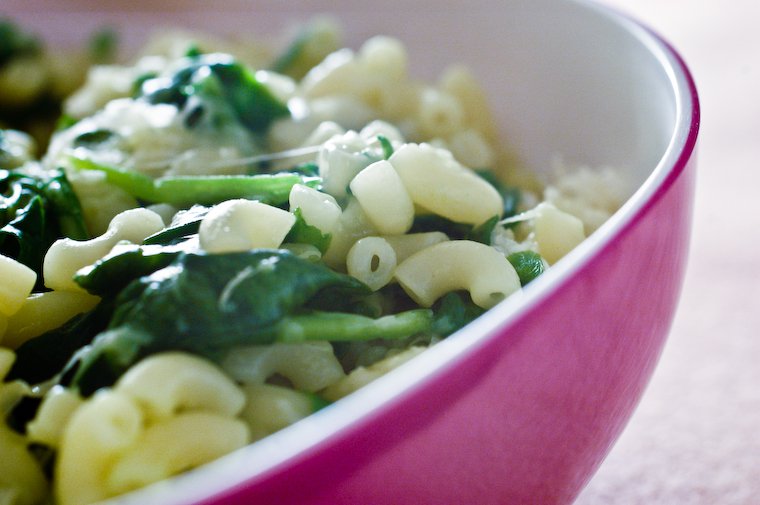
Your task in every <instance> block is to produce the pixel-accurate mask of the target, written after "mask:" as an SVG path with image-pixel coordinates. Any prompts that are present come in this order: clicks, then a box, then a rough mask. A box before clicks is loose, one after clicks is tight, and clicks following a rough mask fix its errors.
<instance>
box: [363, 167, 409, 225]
mask: <svg viewBox="0 0 760 505" xmlns="http://www.w3.org/2000/svg"><path fill="white" fill-rule="evenodd" d="M349 187H350V188H351V193H353V195H354V197H356V199H357V200H358V201H359V205H361V206H362V209H363V210H364V213H365V214H366V216H367V219H369V220H370V222H371V223H372V225H373V226H374V227H375V228H376V229H377V230H378V231H379V232H380V233H382V234H385V235H401V234H402V233H406V232H407V231H409V229H410V228H411V227H412V221H413V220H414V203H412V199H411V197H410V196H409V193H407V191H406V188H404V183H403V182H402V181H401V178H400V177H399V176H398V174H397V173H396V170H395V169H394V168H393V165H391V164H390V163H389V162H388V161H385V160H381V161H376V162H375V163H372V164H371V165H370V166H368V167H367V168H365V169H364V170H362V171H361V172H359V173H358V174H356V177H354V178H353V179H352V180H351V183H350V184H349Z"/></svg>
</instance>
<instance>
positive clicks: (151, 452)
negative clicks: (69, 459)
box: [105, 412, 249, 496]
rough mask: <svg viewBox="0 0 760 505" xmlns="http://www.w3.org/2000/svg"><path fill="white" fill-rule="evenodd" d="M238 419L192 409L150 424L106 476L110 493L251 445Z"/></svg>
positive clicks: (126, 489) (150, 481) (166, 475)
mask: <svg viewBox="0 0 760 505" xmlns="http://www.w3.org/2000/svg"><path fill="white" fill-rule="evenodd" d="M248 440H249V434H248V428H247V426H246V425H245V423H244V422H243V421H240V420H238V419H234V418H230V417H227V416H222V415H218V414H212V413H208V412H188V413H184V414H179V415H177V416H174V417H170V418H168V419H164V420H162V421H159V422H157V423H154V424H152V425H150V426H148V427H147V428H146V429H145V431H144V432H143V433H142V435H141V436H140V438H139V439H138V440H137V441H135V443H134V444H133V445H131V446H130V447H129V449H128V450H127V451H126V452H125V453H124V454H123V455H122V456H121V457H120V458H119V459H118V460H117V461H116V462H115V463H114V464H113V467H112V468H111V469H110V470H109V471H108V472H107V475H106V476H105V485H106V487H107V489H108V493H109V495H111V496H113V495H118V494H122V493H125V492H127V491H131V490H133V489H137V488H140V487H143V486H146V485H148V484H151V483H153V482H158V481H160V480H164V479H166V478H168V477H171V476H173V475H177V474H179V473H181V472H183V471H186V470H190V469H191V468H195V467H197V466H200V465H202V464H204V463H208V462H210V461H213V460H215V459H217V458H219V457H221V456H223V455H225V454H228V453H230V452H232V451H234V450H236V449H239V448H241V447H244V446H245V445H246V444H248Z"/></svg>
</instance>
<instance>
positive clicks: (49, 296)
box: [3, 291, 100, 349]
mask: <svg viewBox="0 0 760 505" xmlns="http://www.w3.org/2000/svg"><path fill="white" fill-rule="evenodd" d="M98 301H100V298H99V297H97V296H93V295H91V294H89V293H86V292H84V291H81V292H80V291H45V292H44V293H33V294H32V295H30V296H29V297H28V298H27V299H26V302H25V303H24V304H23V305H22V306H21V308H20V309H19V310H18V312H16V313H15V314H13V315H12V316H10V317H9V318H8V328H7V330H6V333H5V337H4V340H3V345H5V346H6V347H10V348H11V349H16V348H17V347H18V346H20V345H21V344H23V343H24V342H26V341H27V340H29V339H31V338H33V337H37V336H39V335H42V334H43V333H45V332H47V331H50V330H52V329H54V328H58V327H59V326H61V325H63V323H65V322H66V321H68V320H69V319H71V318H72V317H74V316H76V315H77V314H81V313H83V312H87V311H89V310H90V309H92V308H93V307H95V305H97V303H98Z"/></svg>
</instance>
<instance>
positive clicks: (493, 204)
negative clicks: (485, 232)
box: [389, 144, 503, 224]
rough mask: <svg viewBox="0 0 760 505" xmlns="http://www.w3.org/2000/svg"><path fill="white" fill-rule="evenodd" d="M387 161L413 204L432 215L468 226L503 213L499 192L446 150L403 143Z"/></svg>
mask: <svg viewBox="0 0 760 505" xmlns="http://www.w3.org/2000/svg"><path fill="white" fill-rule="evenodd" d="M389 161H390V162H391V164H392V165H393V167H394V168H395V169H396V172H397V173H398V175H399V176H400V177H401V180H402V181H403V182H404V186H405V187H406V190H407V191H408V192H409V195H410V196H411V197H412V201H413V202H414V203H415V204H417V205H420V206H422V207H424V208H426V209H428V210H430V211H431V212H434V213H436V214H438V215H441V216H443V217H446V218H448V219H451V220H452V221H456V222H460V223H469V224H481V223H483V222H485V221H486V220H488V219H489V218H491V217H493V216H497V215H498V216H500V215H501V213H502V210H503V202H502V199H501V195H499V192H498V191H496V189H495V188H494V187H493V186H491V185H490V184H489V183H488V182H486V181H485V180H483V179H482V178H481V177H479V176H478V175H477V174H475V173H474V172H473V171H472V170H469V169H468V168H465V167H464V166H462V165H461V164H460V163H458V162H457V161H456V160H455V159H454V158H453V156H451V153H450V152H448V151H444V150H442V149H437V148H435V147H433V146H430V145H428V144H405V145H404V146H402V147H400V148H399V149H398V150H396V152H394V153H393V155H392V156H391V157H390V159H389Z"/></svg>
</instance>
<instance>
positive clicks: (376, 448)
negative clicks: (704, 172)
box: [2, 0, 699, 505]
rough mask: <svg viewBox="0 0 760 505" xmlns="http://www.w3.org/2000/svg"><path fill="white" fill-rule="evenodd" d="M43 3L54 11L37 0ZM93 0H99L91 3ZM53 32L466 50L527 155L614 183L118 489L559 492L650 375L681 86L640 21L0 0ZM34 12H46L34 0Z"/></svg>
mask: <svg viewBox="0 0 760 505" xmlns="http://www.w3.org/2000/svg"><path fill="white" fill-rule="evenodd" d="M51 9H52V11H51ZM97 9H99V10H97ZM2 10H3V12H5V13H7V12H6V11H8V12H10V13H11V14H13V15H15V16H16V17H19V18H20V19H21V20H22V21H24V20H26V21H28V22H29V24H31V25H32V26H37V27H38V28H40V29H47V30H48V31H50V32H52V33H53V34H54V35H56V36H58V37H59V38H61V39H66V38H67V37H69V38H71V37H72V34H71V33H70V32H69V31H68V30H65V29H63V27H70V26H77V27H79V29H80V30H84V31H85V32H86V31H87V30H88V29H92V28H96V27H98V26H100V25H102V24H103V23H104V22H116V23H119V24H121V25H123V26H124V28H125V29H126V30H127V37H128V39H129V38H130V37H131V38H132V39H137V38H139V37H141V36H142V35H144V34H145V33H146V32H147V31H149V30H150V29H152V28H154V27H155V26H156V24H157V23H158V24H166V23H169V24H175V25H180V26H188V27H193V28H202V29H209V30H214V31H221V32H222V33H236V32H240V31H241V30H247V31H251V32H256V31H257V30H260V31H261V32H262V33H269V32H272V31H273V30H276V29H280V28H282V26H284V23H285V22H286V21H290V20H294V19H305V18H307V17H309V16H310V15H311V14H313V13H315V12H323V11H327V12H331V13H334V14H336V15H337V16H338V18H339V19H340V20H341V21H342V22H343V25H344V26H345V27H346V32H347V35H348V38H349V41H350V42H352V43H360V42H361V41H363V40H364V39H365V38H368V37H369V36H371V35H374V34H379V33H382V34H388V35H393V36H397V37H399V38H400V39H401V40H402V41H404V43H405V44H406V45H407V46H408V47H409V53H410V68H411V69H412V71H413V72H417V73H419V74H421V75H423V76H426V77H430V76H434V75H436V74H437V73H438V72H440V71H441V70H442V69H443V68H444V67H445V65H447V64H449V63H452V62H460V63H464V64H466V65H467V66H469V67H470V68H472V69H473V71H474V72H475V74H476V75H477V76H478V77H479V78H480V79H481V80H482V81H483V82H484V85H485V87H486V89H487V91H488V93H489V96H490V98H491V102H492V104H493V106H494V109H495V110H496V113H497V116H498V119H499V121H500V123H501V126H502V129H503V133H504V138H505V141H507V142H508V143H509V145H510V146H512V147H513V148H514V149H515V150H516V153H517V154H518V156H519V158H520V159H521V160H522V161H523V162H525V163H526V164H527V165H528V166H529V167H530V168H531V169H534V170H537V171H539V172H541V171H545V170H547V168H548V167H549V166H550V165H551V159H552V158H553V157H554V156H556V155H561V156H562V157H563V158H564V159H565V160H566V161H567V162H568V163H571V164H572V163H584V164H589V165H612V166H616V167H621V168H623V169H625V171H626V174H628V175H629V176H630V180H631V195H632V196H631V198H630V199H629V200H628V201H627V203H626V204H625V205H624V206H623V208H622V209H621V210H620V211H619V212H618V213H617V214H615V215H614V216H613V218H612V219H611V220H610V221H609V222H607V223H606V224H605V225H604V226H603V227H602V228H601V229H600V230H598V231H597V232H596V233H595V234H594V235H593V236H592V237H590V238H589V239H588V240H587V241H586V242H584V243H583V244H582V245H581V246H580V247H578V248H577V249H576V250H574V251H573V252H572V253H571V254H570V255H568V256H567V257H566V258H564V259H563V260H562V261H561V262H559V263H558V264H557V265H555V266H554V267H553V268H552V269H551V270H550V271H549V272H548V273H547V274H546V275H544V276H542V277H541V278H539V279H538V280H537V281H536V282H534V283H532V284H531V285H530V286H529V287H528V288H527V289H525V290H524V292H523V293H522V294H520V295H519V296H514V297H512V298H510V299H508V300H506V301H505V302H503V303H502V304H500V305H499V306H497V307H496V308H494V309H493V310H491V311H490V312H489V313H487V314H486V315H485V316H483V317H482V318H480V319H479V320H477V321H476V322H475V323H473V324H471V325H470V326H468V327H467V328H465V329H464V330H462V331H460V332H459V333H457V334H455V335H453V336H451V337H450V338H449V339H447V340H446V341H444V342H442V343H440V344H439V345H437V346H436V347H434V348H432V349H431V350H429V351H428V352H426V353H423V354H422V355H421V356H419V357H418V358H415V359H414V360H412V361H411V362H409V363H407V364H406V365H404V366H402V367H401V368H399V369H397V370H395V371H394V372H392V373H390V374H388V375H387V376H385V377H383V378H381V379H380V380H378V381H376V382H375V383H373V384H371V385H369V386H368V387H366V388H364V389H363V390H361V391H359V392H357V393H355V394H354V395H351V396H350V397H348V398H346V399H344V400H341V401H340V402H338V403H336V404H335V405H333V406H331V407H330V408H327V409H324V410H322V411H320V412H319V413H317V414H315V415H313V416H311V417H309V418H307V419H305V420H304V421H301V422H299V423H297V424H295V425H293V426H291V427H289V428H287V429H285V430H283V431H281V432H279V433H277V434H275V435H273V436H271V437H269V438H267V439H265V440H264V441H262V442H259V443H257V444H255V445H252V446H249V447H248V448H246V449H244V450H241V451H238V452H236V453H234V454H231V455H229V456H227V457H225V458H222V459H221V460H219V461H217V462H215V463H213V464H211V465H208V466H206V467H204V468H202V469H200V470H198V471H194V472H191V473H189V474H187V475H183V476H181V477H179V478H176V479H173V480H171V481H167V482H163V483H159V484H157V485H154V486H151V487H149V488H147V489H145V490H142V491H139V492H136V493H134V494H132V495H129V496H126V497H123V498H121V499H119V500H118V502H120V503H132V504H146V503H161V504H189V503H194V504H204V505H211V504H216V505H221V504H248V503H278V504H311V505H317V504H320V505H321V504H324V505H328V504H329V505H338V504H357V503H362V504H381V503H415V504H427V503H429V504H441V503H479V504H507V503H542V504H549V503H570V502H572V501H573V499H574V498H575V497H576V496H577V495H578V493H579V492H580V490H581V489H582V487H583V486H584V485H585V483H586V482H587V481H588V480H589V479H590V477H591V475H592V474H593V473H594V471H595V470H596V468H597V467H598V466H599V464H600V463H601V461H602V460H603V458H604V457H605V456H606V454H607V452H608V451H609V449H610V447H611V445H612V444H613V443H614V441H615V439H616V438H617V436H618V435H619V434H620V432H621V431H622V429H623V427H624V425H625V423H626V421H627V420H628V418H629V417H630V415H631V413H632V411H633V409H634V407H635V405H636V404H637V402H638V400H639V398H640V397H641V395H642V392H643V390H644V388H645V386H646V384H647V382H648V380H649V378H650V376H651V374H652V371H653V369H654V367H655V364H656V362H657V359H658V357H659V355H660V352H661V349H662V346H663V343H664V341H665V339H666V336H667V334H668V331H669V328H670V323H671V320H672V317H673V314H674V312H675V310H676V306H677V301H678V295H679V292H680V288H681V282H682V278H683V273H684V268H685V264H686V256H687V249H688V243H689V230H690V219H691V208H692V198H693V184H694V177H695V163H696V161H695V148H696V140H697V132H698V126H699V104H698V97H697V92H696V89H695V86H694V83H693V82H692V79H691V77H690V74H689V71H688V69H687V68H686V66H685V65H684V63H683V61H682V60H681V58H680V57H679V55H678V54H677V53H676V52H675V51H674V50H673V49H672V48H671V47H670V46H669V45H668V44H667V43H666V42H664V41H663V40H662V39H661V38H660V37H659V36H658V35H656V34H653V33H652V32H651V31H649V30H647V29H646V28H645V27H642V26H641V25H639V24H638V23H636V22H635V21H633V20H631V19H628V18H627V17H625V16H624V15H621V14H619V13H617V12H615V11H612V10H610V9H608V8H606V7H604V6H602V5H599V4H596V3H591V2H587V1H567V0H564V1H563V0H510V1H498V2H497V1H487V0H476V1H473V2H454V1H446V2H434V1H432V0H425V1H422V2H417V3H411V2H406V1H403V2H402V1H400V0H389V2H382V3H378V2H348V1H343V2H341V1H338V2H335V1H333V2H326V1H325V2H312V3H310V4H309V5H308V6H301V5H299V6H294V5H289V4H285V5H283V3H278V2H276V1H274V0H269V1H263V2H252V3H249V2H242V1H233V2H227V3H224V2H222V3H219V4H218V5H217V4H215V5H214V7H213V9H212V8H210V7H208V6H207V5H206V4H205V3H204V2H200V1H190V2H184V3H183V2H169V3H166V4H160V5H152V4H151V3H149V2H137V3H133V4H130V7H126V6H124V5H123V4H121V3H117V2H100V3H97V4H96V3H95V2H89V1H86V0H72V1H71V2H66V3H63V4H56V6H52V5H50V4H49V3H45V2H38V1H32V2H22V1H21V0H9V2H8V3H7V4H6V6H5V7H3V8H2ZM51 12H52V13H51Z"/></svg>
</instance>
